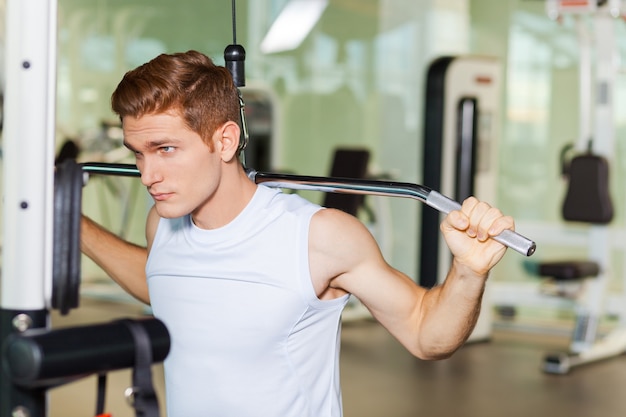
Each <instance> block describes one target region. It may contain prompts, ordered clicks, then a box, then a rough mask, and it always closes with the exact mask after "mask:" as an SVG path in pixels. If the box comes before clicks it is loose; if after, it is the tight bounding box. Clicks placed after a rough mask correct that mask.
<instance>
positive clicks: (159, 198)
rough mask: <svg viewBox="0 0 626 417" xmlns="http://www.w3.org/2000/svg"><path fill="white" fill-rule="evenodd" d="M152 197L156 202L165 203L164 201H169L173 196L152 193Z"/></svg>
mask: <svg viewBox="0 0 626 417" xmlns="http://www.w3.org/2000/svg"><path fill="white" fill-rule="evenodd" d="M150 195H151V196H152V198H154V200H155V201H163V200H167V199H168V198H169V197H170V196H172V193H153V192H151V193H150Z"/></svg>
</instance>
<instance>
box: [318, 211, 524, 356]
mask: <svg viewBox="0 0 626 417" xmlns="http://www.w3.org/2000/svg"><path fill="white" fill-rule="evenodd" d="M483 204H484V203H481V204H480V205H477V201H476V200H475V199H474V200H469V201H466V202H465V203H464V205H463V212H453V213H451V214H450V215H449V216H447V217H446V219H445V220H444V222H443V223H442V226H441V227H442V232H443V233H444V237H445V238H446V241H447V242H448V245H449V246H450V248H451V250H452V251H453V254H454V255H455V256H454V259H453V262H452V266H451V268H450V271H449V273H448V276H447V278H446V280H445V282H444V283H443V284H442V285H439V286H437V287H435V288H432V289H429V290H427V289H425V288H422V287H420V286H418V285H417V284H416V283H415V282H414V281H413V280H412V279H410V278H409V277H408V276H406V275H405V274H403V273H401V272H400V271H397V270H395V269H394V268H392V267H391V266H389V265H388V264H387V263H386V262H385V260H384V259H383V257H382V255H381V253H380V250H379V249H378V245H377V243H376V242H375V240H374V238H373V237H372V236H371V235H370V233H369V231H368V230H367V229H366V228H365V227H364V226H363V225H362V224H361V223H360V222H359V221H358V220H356V219H354V218H353V217H351V216H348V215H346V214H344V213H341V212H338V211H335V210H323V211H321V212H319V213H317V214H316V215H315V217H314V219H313V223H312V226H311V236H310V244H311V252H310V253H311V273H312V276H313V280H314V285H315V283H317V284H318V285H320V284H319V283H320V281H316V279H318V278H322V277H331V278H330V280H329V281H328V287H329V290H327V291H332V290H335V291H336V290H343V291H346V292H349V293H352V294H354V295H355V296H356V297H357V298H359V300H360V301H361V302H362V303H363V304H364V305H365V306H366V307H367V308H368V309H369V310H370V311H371V313H372V315H373V316H374V317H375V318H376V319H377V320H378V321H379V322H380V323H381V324H382V325H383V326H384V327H385V328H387V330H389V332H390V333H391V334H392V335H393V336H394V337H395V338H397V339H398V340H399V341H400V342H401V343H402V344H403V345H404V346H405V347H406V348H407V349H408V350H409V351H410V352H411V353H413V354H414V355H416V356H418V357H420V358H423V359H441V358H445V357H448V356H450V355H451V354H452V353H453V352H454V351H456V350H457V349H458V348H459V347H460V346H462V345H463V343H464V342H465V341H466V340H467V338H468V337H469V335H470V333H471V331H472V329H473V328H474V326H475V324H476V320H477V318H478V314H479V311H480V304H481V299H482V295H483V291H484V286H485V282H486V279H487V276H488V273H489V270H490V269H491V268H492V267H493V266H494V265H495V264H496V263H497V262H498V261H499V260H500V258H501V257H502V255H503V254H504V251H505V247H504V246H502V245H500V244H499V243H497V242H495V241H493V240H491V239H487V236H488V235H489V233H491V234H498V233H500V232H501V231H502V230H503V229H504V228H507V227H512V220H511V219H510V218H505V217H503V216H502V215H501V214H500V213H499V211H497V210H495V209H491V208H489V207H488V206H486V205H483ZM323 279H324V278H322V281H323ZM317 289H318V293H320V294H323V293H324V292H325V291H320V290H321V289H323V284H322V285H320V286H319V287H317Z"/></svg>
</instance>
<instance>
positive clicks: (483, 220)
mask: <svg viewBox="0 0 626 417" xmlns="http://www.w3.org/2000/svg"><path fill="white" fill-rule="evenodd" d="M461 210H462V211H463V213H465V214H466V215H467V216H468V219H469V226H468V228H467V235H468V236H470V237H472V238H474V237H478V238H479V240H481V241H484V240H485V239H487V237H488V234H487V230H488V229H489V227H490V226H491V222H493V220H495V218H496V217H497V216H498V215H501V214H500V212H499V211H498V210H497V209H494V208H493V207H491V206H490V205H489V204H487V203H485V202H483V201H479V200H477V199H476V198H474V197H470V198H468V199H466V200H465V201H464V202H463V205H462V207H461Z"/></svg>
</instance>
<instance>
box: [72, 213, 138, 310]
mask: <svg viewBox="0 0 626 417" xmlns="http://www.w3.org/2000/svg"><path fill="white" fill-rule="evenodd" d="M81 251H82V252H83V253H84V254H85V255H86V256H88V257H89V258H90V259H91V260H93V261H94V262H95V263H96V265H98V266H99V267H100V268H102V269H103V270H104V272H106V273H107V274H108V275H109V276H110V277H111V278H112V279H113V280H114V281H115V282H117V283H118V284H119V285H120V286H121V287H122V288H123V289H124V290H125V291H127V292H128V293H129V294H131V295H132V296H134V297H135V298H137V299H138V300H140V301H142V302H144V303H146V304H149V302H150V297H149V294H148V285H147V282H146V273H145V266H146V260H147V250H146V248H143V247H141V246H138V245H135V244H132V243H130V242H127V241H125V240H123V239H121V238H120V237H118V236H116V235H115V234H113V233H111V232H109V231H107V230H106V229H104V228H103V227H101V226H100V225H98V224H97V223H95V222H94V221H92V220H91V219H89V218H87V217H85V216H83V217H82V219H81Z"/></svg>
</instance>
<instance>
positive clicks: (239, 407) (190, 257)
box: [146, 185, 348, 417]
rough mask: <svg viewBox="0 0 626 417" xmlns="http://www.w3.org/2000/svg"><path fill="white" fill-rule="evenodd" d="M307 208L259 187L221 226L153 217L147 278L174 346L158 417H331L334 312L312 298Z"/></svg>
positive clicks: (334, 408) (335, 378) (335, 377)
mask: <svg viewBox="0 0 626 417" xmlns="http://www.w3.org/2000/svg"><path fill="white" fill-rule="evenodd" d="M319 209H320V207H319V206H317V205H315V204H312V203H310V202H308V201H306V200H305V199H303V198H301V197H299V196H297V195H293V194H283V193H281V192H280V191H278V190H274V189H270V188H268V187H265V186H262V185H260V186H258V188H257V191H256V193H255V195H254V197H253V198H252V200H251V201H250V203H249V204H248V206H247V207H246V208H245V209H244V210H243V211H242V212H241V213H240V214H239V216H238V217H237V218H235V219H234V220H233V221H232V222H230V223H229V224H228V225H226V226H224V227H222V228H219V229H215V230H203V229H199V228H197V227H196V226H195V225H194V224H193V223H192V221H191V218H190V216H185V217H182V218H177V219H161V220H160V222H159V225H158V229H157V232H156V235H155V239H154V242H153V245H152V248H151V252H150V255H149V257H148V263H147V266H146V275H147V279H148V286H149V290H150V300H151V304H152V308H153V312H154V315H155V316H156V317H157V318H159V319H161V320H163V322H164V323H165V325H166V326H167V328H168V330H169V332H170V335H171V339H172V345H171V349H170V353H169V355H168V357H167V358H166V359H165V363H164V366H165V380H166V401H167V412H168V414H167V415H168V417H195V416H198V417H200V416H202V417H253V416H254V417H337V416H341V415H342V410H341V408H342V406H341V390H340V385H339V344H340V339H339V333H340V327H341V312H342V310H343V307H344V306H345V304H346V302H347V299H348V296H344V297H341V298H338V299H335V300H328V301H322V300H320V299H318V298H317V296H316V294H315V291H314V289H313V285H312V283H311V276H310V272H309V262H308V259H309V258H308V236H309V224H310V220H311V217H312V216H313V214H314V213H315V212H317V211H318V210H319Z"/></svg>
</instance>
